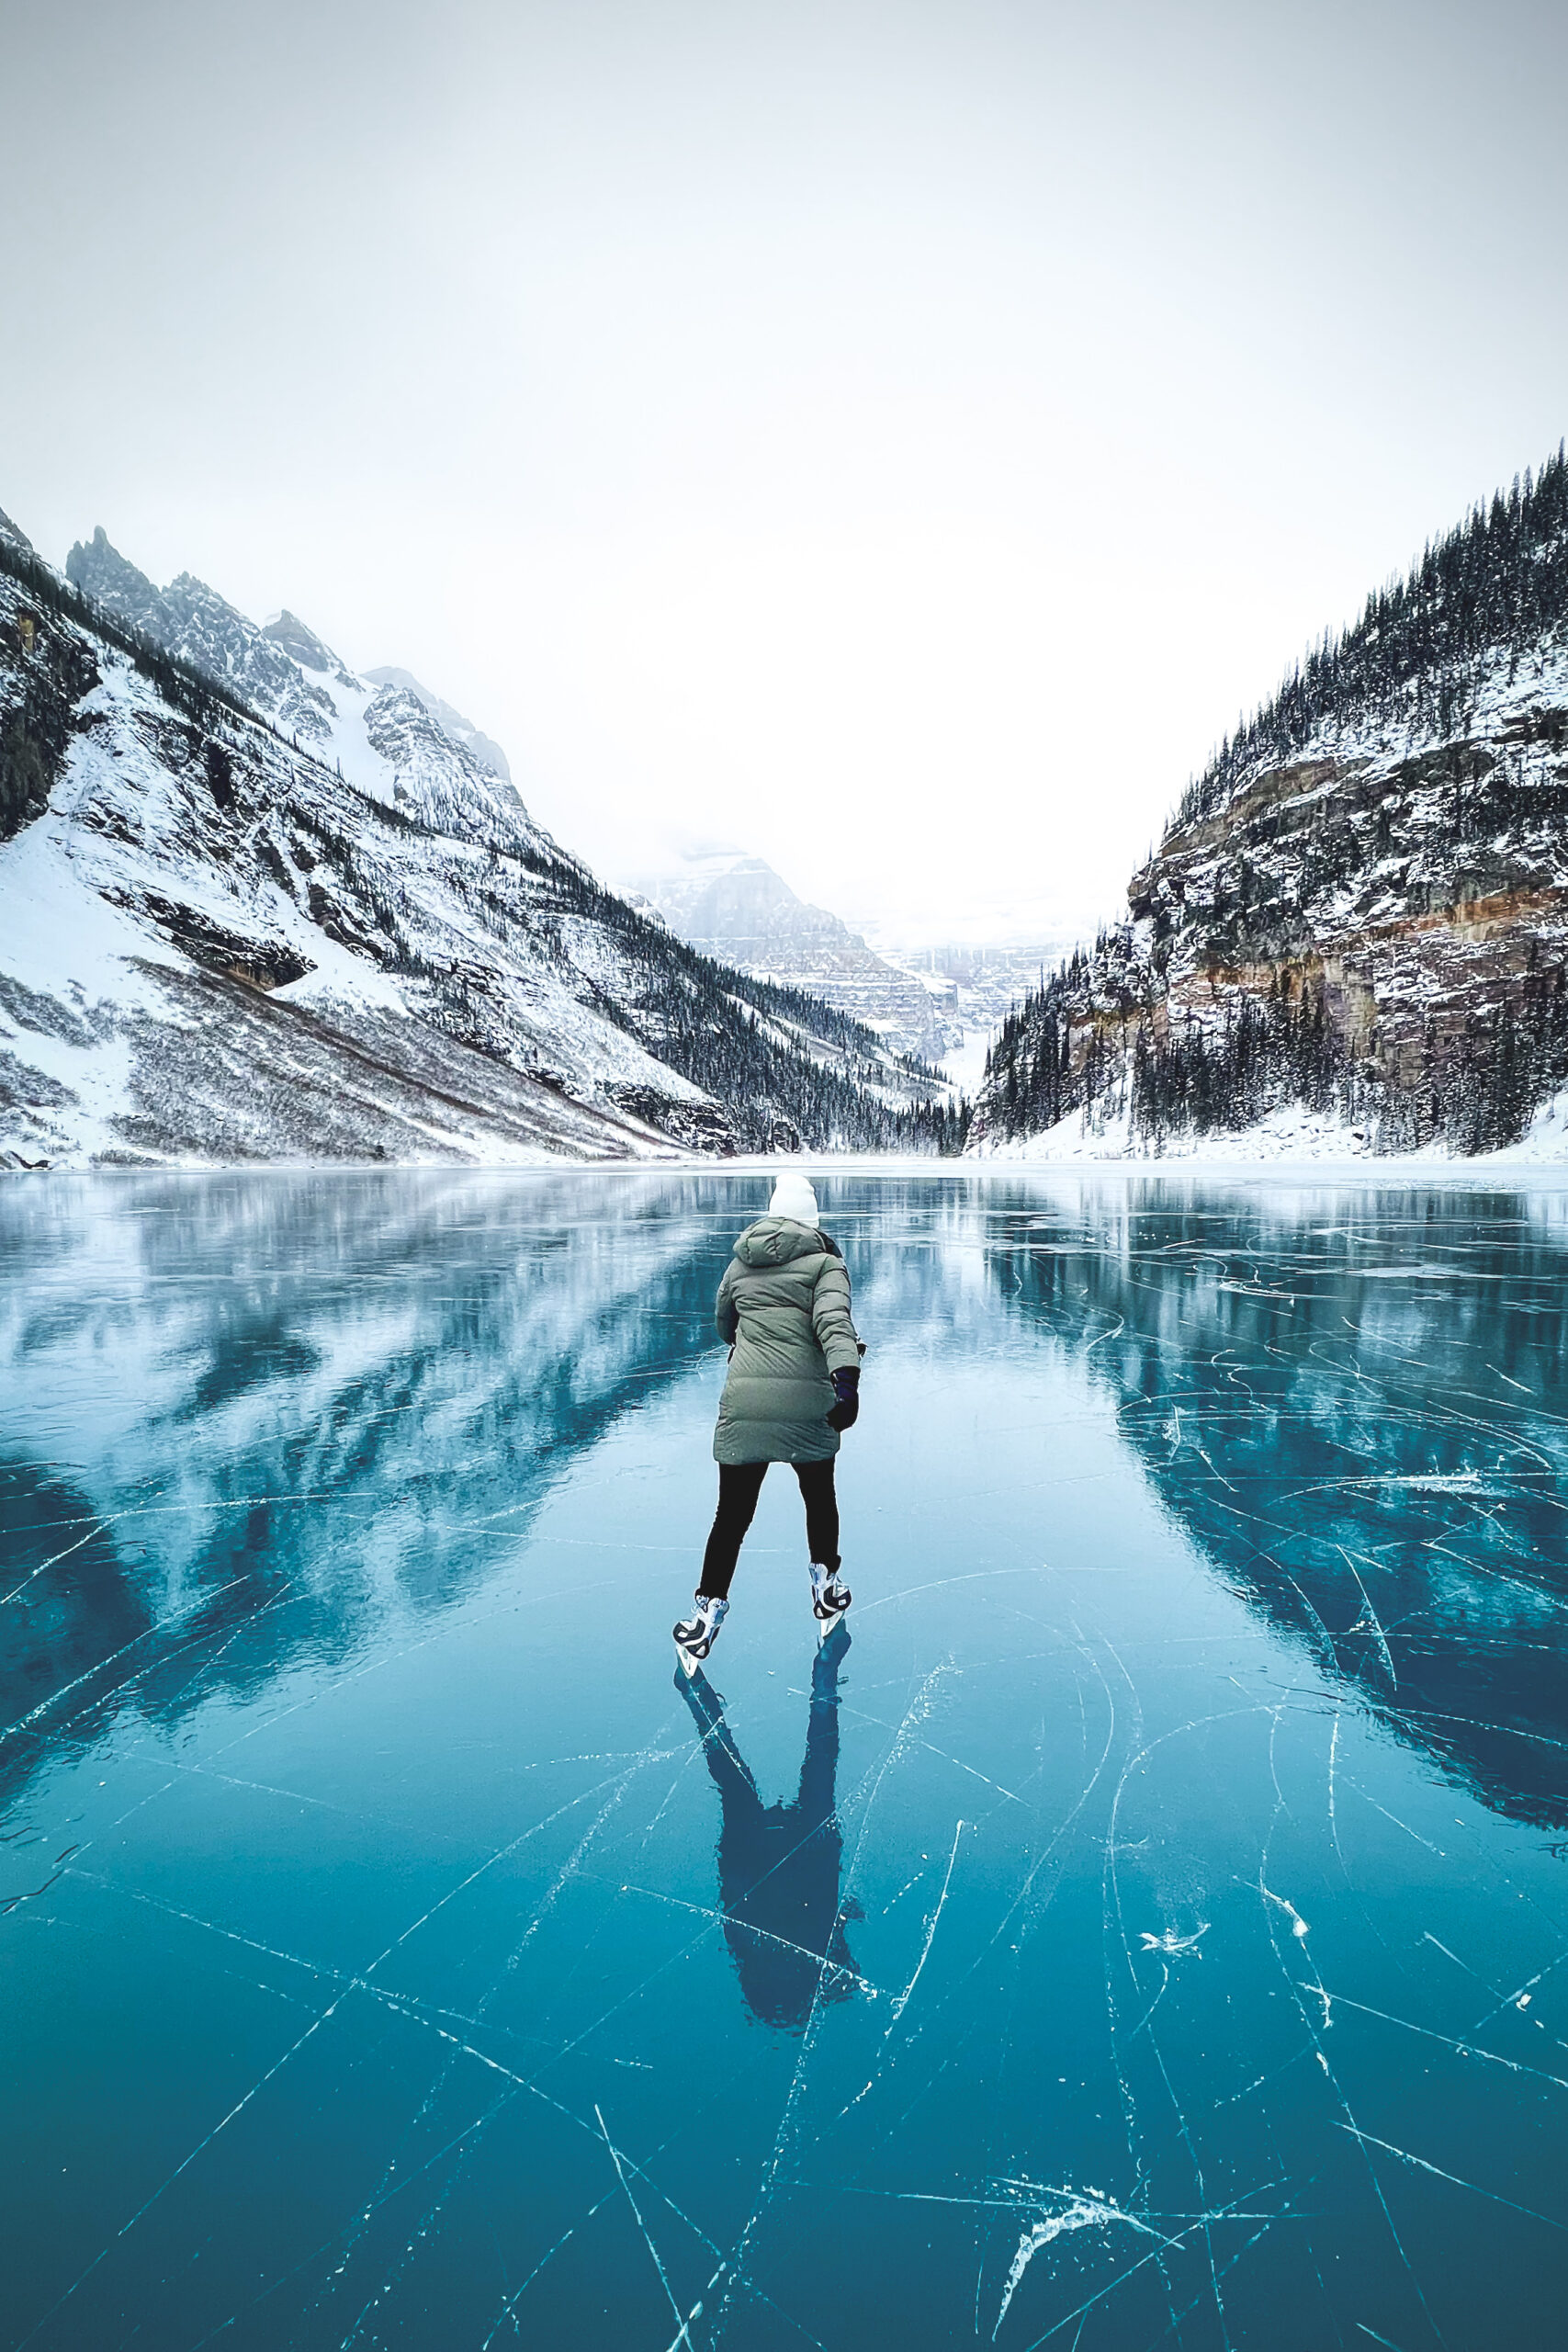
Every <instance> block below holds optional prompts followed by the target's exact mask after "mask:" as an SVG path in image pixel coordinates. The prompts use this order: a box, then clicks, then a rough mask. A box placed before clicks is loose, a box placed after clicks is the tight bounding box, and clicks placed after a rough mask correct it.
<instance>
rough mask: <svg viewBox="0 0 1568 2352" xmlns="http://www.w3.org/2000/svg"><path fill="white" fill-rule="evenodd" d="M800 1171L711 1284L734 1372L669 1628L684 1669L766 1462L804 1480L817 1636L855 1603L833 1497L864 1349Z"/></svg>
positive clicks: (698, 1648)
mask: <svg viewBox="0 0 1568 2352" xmlns="http://www.w3.org/2000/svg"><path fill="white" fill-rule="evenodd" d="M714 1313H715V1317H716V1321H717V1324H718V1329H719V1336H720V1338H721V1339H724V1340H728V1343H729V1376H728V1379H727V1380H726V1382H725V1384H724V1395H723V1397H721V1398H720V1399H719V1407H718V1427H717V1429H716V1430H715V1431H714V1440H713V1452H714V1460H715V1461H716V1463H717V1464H718V1511H717V1514H716V1518H715V1520H714V1523H713V1532H712V1533H711V1534H710V1535H709V1537H708V1540H707V1549H706V1551H705V1553H704V1555H703V1569H702V1580H701V1582H700V1583H699V1585H698V1587H697V1590H696V1596H695V1600H696V1606H695V1609H694V1612H693V1614H692V1616H691V1617H689V1618H687V1619H685V1620H683V1621H682V1623H680V1624H679V1625H677V1626H676V1628H675V1643H676V1646H677V1648H678V1649H679V1651H680V1653H681V1661H682V1665H683V1666H684V1667H685V1668H686V1669H687V1671H688V1673H690V1672H691V1671H692V1670H693V1669H694V1668H695V1666H696V1665H697V1664H698V1662H699V1661H700V1660H701V1659H703V1658H705V1657H707V1655H708V1652H709V1651H710V1650H711V1649H712V1647H713V1645H714V1644H715V1642H716V1640H717V1639H718V1630H719V1627H720V1626H721V1625H722V1623H724V1618H725V1612H726V1611H728V1607H729V1584H730V1578H731V1577H733V1576H734V1574H735V1563H736V1561H737V1559H738V1558H739V1554H740V1546H741V1544H742V1542H743V1540H744V1538H745V1534H746V1530H747V1529H748V1528H749V1527H750V1524H751V1520H752V1515H753V1513H754V1512H755V1510H756V1508H757V1498H758V1496H759V1495H760V1494H761V1491H762V1480H763V1479H764V1478H765V1477H766V1476H767V1472H768V1464H769V1463H770V1462H787V1463H789V1464H790V1465H791V1466H792V1468H793V1469H794V1471H795V1476H796V1478H797V1479H798V1480H799V1481H800V1492H801V1496H802V1498H803V1499H804V1501H805V1504H806V1534H807V1548H808V1550H809V1552H810V1555H811V1606H812V1610H813V1612H814V1613H815V1615H816V1618H817V1622H818V1633H819V1634H824V1633H826V1632H827V1631H828V1630H829V1628H830V1627H831V1626H832V1625H834V1624H835V1623H837V1622H838V1620H839V1618H840V1617H841V1616H842V1614H843V1612H844V1611H845V1610H846V1609H847V1608H848V1607H849V1605H850V1596H849V1593H848V1591H847V1590H846V1589H845V1588H844V1586H843V1585H842V1584H841V1583H840V1581H839V1568H840V1559H839V1504H838V1498H837V1497H836V1495H835V1494H834V1491H833V1458H834V1456H835V1455H836V1454H837V1453H838V1451H839V1438H840V1431H842V1430H847V1429H849V1428H851V1427H852V1425H853V1422H854V1419H855V1417H856V1415H857V1414H858V1413H859V1411H860V1393H859V1392H860V1360H861V1357H862V1356H863V1353H864V1352H865V1351H864V1350H863V1347H862V1345H861V1341H860V1337H859V1334H858V1333H857V1331H856V1330H855V1327H854V1324H853V1323H852V1320H851V1318H850V1276H849V1269H848V1268H847V1267H846V1266H845V1264H844V1261H843V1256H842V1253H841V1252H840V1249H839V1247H838V1244H837V1243H836V1242H834V1241H830V1240H829V1238H828V1236H827V1235H826V1234H825V1233H824V1232H823V1231H822V1230H821V1227H820V1226H819V1225H818V1206H817V1195H816V1193H815V1192H814V1191H813V1190H812V1188H811V1185H810V1183H809V1182H807V1179H806V1177H804V1176H801V1175H796V1174H795V1173H793V1172H791V1173H789V1174H787V1175H784V1176H781V1177H780V1178H779V1181H778V1182H777V1183H776V1184H775V1186H774V1187H773V1199H772V1200H771V1201H770V1202H769V1204H768V1214H767V1216H762V1217H759V1218H758V1219H757V1221H756V1223H755V1224H754V1225H749V1226H748V1227H747V1228H746V1230H745V1232H744V1233H743V1234H742V1235H741V1236H740V1238H739V1241H738V1242H737V1243H736V1245H735V1250H734V1254H733V1256H732V1257H731V1259H730V1261H729V1263H728V1266H727V1267H726V1268H725V1270H724V1280H723V1281H722V1282H721V1283H720V1284H719V1286H718V1299H717V1303H716V1306H715V1309H714Z"/></svg>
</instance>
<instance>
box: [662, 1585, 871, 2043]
mask: <svg viewBox="0 0 1568 2352" xmlns="http://www.w3.org/2000/svg"><path fill="white" fill-rule="evenodd" d="M849 1646H850V1637H849V1634H848V1633H847V1632H846V1631H845V1629H844V1627H843V1625H842V1623H840V1624H839V1625H837V1626H836V1627H835V1628H834V1630H833V1632H832V1633H831V1634H829V1637H828V1639H827V1640H826V1641H825V1642H824V1643H823V1644H822V1645H821V1647H820V1649H818V1653H817V1657H816V1660H815V1663H814V1665H813V1667H812V1672H811V1708H810V1713H809V1715H808V1717H807V1728H806V1754H805V1756H804V1758H802V1760H801V1766H800V1787H799V1790H798V1792H797V1793H796V1795H795V1803H794V1804H763V1803H762V1800H761V1797H760V1796H759V1794H758V1793H757V1783H756V1781H754V1780H753V1779H752V1778H751V1774H750V1770H749V1769H748V1767H747V1765H746V1764H745V1762H744V1760H743V1759H742V1758H741V1755H740V1751H739V1748H738V1747H736V1745H735V1742H734V1739H733V1738H732V1737H731V1736H730V1730H729V1725H728V1724H727V1723H726V1722H725V1719H724V1702H723V1701H722V1700H721V1699H720V1698H719V1696H718V1693H717V1691H715V1689H714V1688H713V1685H712V1684H711V1683H710V1682H709V1681H708V1679H707V1677H706V1676H705V1674H704V1673H703V1672H702V1670H701V1668H698V1670H697V1672H696V1673H695V1674H694V1675H693V1676H692V1677H691V1679H689V1680H688V1679H687V1677H686V1676H685V1675H684V1674H683V1673H682V1671H681V1670H680V1669H679V1668H677V1670H676V1675H675V1687H676V1689H677V1690H678V1691H681V1692H682V1694H683V1696H684V1698H685V1701H686V1703H687V1705H688V1706H689V1707H690V1708H691V1710H692V1713H693V1715H694V1718H695V1719H696V1724H697V1728H698V1730H699V1731H700V1732H701V1734H702V1740H703V1753H704V1755H705V1757H706V1758H707V1761H708V1770H709V1771H710V1772H711V1773H712V1774H713V1777H714V1780H715V1782H716V1785H717V1788H718V1793H719V1797H720V1800H721V1802H722V1804H723V1817H722V1819H721V1821H720V1823H719V1831H718V1899H719V1903H720V1905H722V1907H723V1911H724V1935H725V1940H726V1942H727V1943H728V1946H729V1951H730V1957H731V1958H732V1959H733V1961H734V1962H735V1971H736V1974H737V1975H738V1976H739V1979H740V1991H741V1995H742V1997H743V1998H744V2000H745V2002H746V2006H747V2007H748V2008H749V2009H750V2011H751V2013H752V2015H753V2016H754V2017H756V2018H760V2019H761V2022H762V2024H764V2025H773V2026H784V2027H785V2028H788V2029H792V2030H795V2031H796V2032H799V2031H800V2030H803V2029H804V2027H805V2025H806V2023H807V2019H808V2018H809V2017H810V2015H811V2012H812V2009H813V2007H815V2005H816V2004H817V2003H818V2002H829V2001H847V2000H848V1999H849V1997H850V1996H851V1994H852V1992H853V1991H854V1988H855V1986H856V1985H858V1984H859V1982H860V1971H859V1970H858V1968H857V1967H856V1966H855V1963H854V1961H853V1959H852V1956H851V1953H850V1951H849V1948H848V1946H847V1945H846V1943H845V1941H844V1921H845V1919H847V1918H859V1917H862V1916H863V1915H862V1913H861V1911H860V1907H859V1905H856V1904H853V1903H851V1904H847V1905H843V1906H842V1907H840V1901H839V1877H840V1870H841V1868H842V1865H843V1851H844V1841H843V1837H842V1834H841V1832H840V1828H839V1822H838V1816H837V1814H836V1813H835V1811H834V1805H835V1795H834V1781H835V1778H836V1776H837V1773H838V1769H839V1688H838V1684H839V1668H840V1665H841V1664H842V1663H843V1657H844V1653H845V1651H846V1650H847V1649H848V1648H849Z"/></svg>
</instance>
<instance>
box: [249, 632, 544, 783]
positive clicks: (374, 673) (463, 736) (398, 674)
mask: <svg viewBox="0 0 1568 2352" xmlns="http://www.w3.org/2000/svg"><path fill="white" fill-rule="evenodd" d="M287 617H288V616H287V615H286V616H285V618H287ZM365 675H366V677H367V678H368V679H369V681H370V683H371V684H372V685H375V686H400V687H401V688H402V690H403V692H404V693H405V694H411V695H413V696H414V698H415V700H416V701H418V702H421V703H423V706H424V707H425V709H426V710H427V711H429V713H430V715H431V717H432V718H434V719H436V720H438V721H439V722H440V724H441V726H442V727H443V728H444V729H446V733H447V734H448V735H450V736H451V738H452V740H453V741H454V742H455V743H461V744H462V746H463V748H464V750H465V751H467V752H471V754H472V755H473V757H474V758H475V759H476V760H478V762H479V765H480V766H481V767H486V768H489V769H490V771H491V775H498V776H499V777H500V778H501V780H502V784H510V783H511V781H512V770H511V768H510V766H509V765H508V763H507V758H506V753H505V752H503V751H502V748H501V745H500V744H499V743H497V742H496V741H494V740H493V739H492V738H491V736H489V735H486V734H485V733H484V732H483V731H482V730H481V729H479V728H478V727H476V726H475V725H474V722H473V720H472V719H471V718H464V716H463V714H462V712H461V711H460V710H457V709H455V708H454V707H453V706H452V704H451V703H449V702H446V701H445V700H444V699H443V697H442V696H441V695H436V694H432V692H431V691H430V688H429V687H428V686H424V685H421V684H420V682H419V680H418V679H417V678H416V677H415V676H414V674H413V673H412V670H400V669H397V668H395V667H393V666H391V665H387V666H385V667H383V668H381V669H379V670H367V671H366V673H365Z"/></svg>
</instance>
